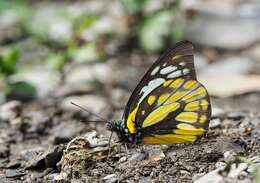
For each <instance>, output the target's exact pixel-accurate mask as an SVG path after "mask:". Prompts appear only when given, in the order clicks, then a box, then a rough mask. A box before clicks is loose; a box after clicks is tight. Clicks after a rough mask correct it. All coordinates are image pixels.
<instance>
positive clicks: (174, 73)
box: [167, 70, 182, 78]
mask: <svg viewBox="0 0 260 183" xmlns="http://www.w3.org/2000/svg"><path fill="white" fill-rule="evenodd" d="M180 76H182V73H181V71H180V70H178V71H175V72H173V73H171V74H169V75H168V76H167V78H177V77H180Z"/></svg>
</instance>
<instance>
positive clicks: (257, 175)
mask: <svg viewBox="0 0 260 183" xmlns="http://www.w3.org/2000/svg"><path fill="white" fill-rule="evenodd" d="M254 179H255V182H260V167H258V168H256V171H255V173H254Z"/></svg>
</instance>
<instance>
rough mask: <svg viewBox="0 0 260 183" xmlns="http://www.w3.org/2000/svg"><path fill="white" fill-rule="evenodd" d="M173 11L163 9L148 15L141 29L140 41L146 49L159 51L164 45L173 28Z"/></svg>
mask: <svg viewBox="0 0 260 183" xmlns="http://www.w3.org/2000/svg"><path fill="white" fill-rule="evenodd" d="M171 22H172V13H171V12H169V11H162V12H159V13H157V14H155V15H153V16H149V17H147V18H146V19H145V20H144V21H143V22H142V24H141V26H140V30H139V34H138V35H139V43H140V45H141V47H142V48H144V49H145V50H146V51H158V50H160V49H162V48H163V47H164V43H165V40H164V39H165V38H166V37H167V35H169V33H170V30H171Z"/></svg>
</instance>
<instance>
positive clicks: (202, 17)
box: [181, 1, 260, 49]
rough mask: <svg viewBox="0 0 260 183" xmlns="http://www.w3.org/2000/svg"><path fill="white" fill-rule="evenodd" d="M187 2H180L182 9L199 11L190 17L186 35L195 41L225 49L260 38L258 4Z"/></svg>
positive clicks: (239, 47)
mask: <svg viewBox="0 0 260 183" xmlns="http://www.w3.org/2000/svg"><path fill="white" fill-rule="evenodd" d="M185 2H187V1H183V2H182V3H181V4H182V6H181V7H182V9H184V10H191V11H192V12H196V13H194V14H193V16H192V18H190V19H188V20H187V25H188V26H187V27H186V29H185V30H186V32H185V35H186V38H188V39H190V40H192V41H194V42H196V43H199V44H202V45H207V46H214V47H218V48H222V49H241V48H246V47H248V46H249V45H251V44H253V43H255V42H256V41H257V40H258V39H259V37H260V36H259V21H258V18H259V16H260V14H259V4H258V3H255V2H251V3H240V4H238V3H236V1H226V2H224V1H223V2H221V3H219V2H217V3H216V1H207V2H201V1H192V2H191V3H185ZM249 5H250V6H249ZM246 9H247V10H246Z"/></svg>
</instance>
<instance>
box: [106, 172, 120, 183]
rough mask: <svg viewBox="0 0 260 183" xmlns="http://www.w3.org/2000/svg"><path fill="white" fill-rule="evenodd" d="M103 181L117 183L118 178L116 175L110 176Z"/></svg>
mask: <svg viewBox="0 0 260 183" xmlns="http://www.w3.org/2000/svg"><path fill="white" fill-rule="evenodd" d="M103 180H104V181H105V182H106V183H115V182H117V181H118V177H117V175H116V174H110V175H107V176H105V177H104V178H103Z"/></svg>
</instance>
